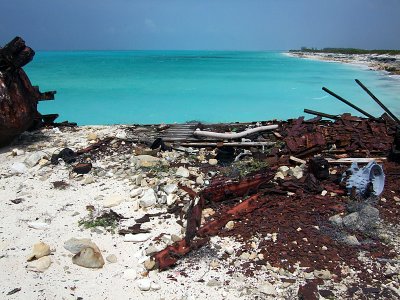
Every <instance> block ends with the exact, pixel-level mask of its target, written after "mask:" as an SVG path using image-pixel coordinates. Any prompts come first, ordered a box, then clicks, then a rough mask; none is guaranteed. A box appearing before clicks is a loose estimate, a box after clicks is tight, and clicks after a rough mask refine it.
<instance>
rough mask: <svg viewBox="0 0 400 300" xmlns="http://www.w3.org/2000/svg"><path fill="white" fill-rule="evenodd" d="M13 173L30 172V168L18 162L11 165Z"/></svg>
mask: <svg viewBox="0 0 400 300" xmlns="http://www.w3.org/2000/svg"><path fill="white" fill-rule="evenodd" d="M10 170H11V174H24V173H26V172H28V168H27V167H26V165H25V164H24V163H21V162H17V163H13V164H12V166H11V167H10Z"/></svg>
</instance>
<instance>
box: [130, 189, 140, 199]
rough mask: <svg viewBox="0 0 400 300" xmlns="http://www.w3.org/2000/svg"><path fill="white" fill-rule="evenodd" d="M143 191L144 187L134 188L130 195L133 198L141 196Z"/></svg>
mask: <svg viewBox="0 0 400 300" xmlns="http://www.w3.org/2000/svg"><path fill="white" fill-rule="evenodd" d="M142 193H143V188H140V187H139V188H136V189H133V190H132V191H131V192H130V193H129V196H130V197H131V198H135V197H137V196H140V195H141V194H142Z"/></svg>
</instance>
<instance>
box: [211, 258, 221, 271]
mask: <svg viewBox="0 0 400 300" xmlns="http://www.w3.org/2000/svg"><path fill="white" fill-rule="evenodd" d="M210 267H211V269H216V268H218V267H219V262H218V261H216V260H213V261H212V262H211V263H210Z"/></svg>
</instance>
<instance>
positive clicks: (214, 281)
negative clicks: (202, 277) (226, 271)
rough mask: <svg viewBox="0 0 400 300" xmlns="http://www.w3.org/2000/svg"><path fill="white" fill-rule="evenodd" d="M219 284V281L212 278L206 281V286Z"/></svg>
mask: <svg viewBox="0 0 400 300" xmlns="http://www.w3.org/2000/svg"><path fill="white" fill-rule="evenodd" d="M221 285H222V283H221V281H219V280H217V279H214V278H213V279H211V280H209V281H208V282H207V286H221Z"/></svg>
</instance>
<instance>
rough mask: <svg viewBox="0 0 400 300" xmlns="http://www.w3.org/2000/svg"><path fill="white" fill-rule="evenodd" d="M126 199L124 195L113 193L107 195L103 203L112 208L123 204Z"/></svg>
mask: <svg viewBox="0 0 400 300" xmlns="http://www.w3.org/2000/svg"><path fill="white" fill-rule="evenodd" d="M123 201H124V197H122V196H121V195H111V196H108V197H106V198H105V199H104V200H103V202H102V204H103V206H104V207H105V208H110V207H114V206H117V205H119V204H121V203H122V202H123Z"/></svg>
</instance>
